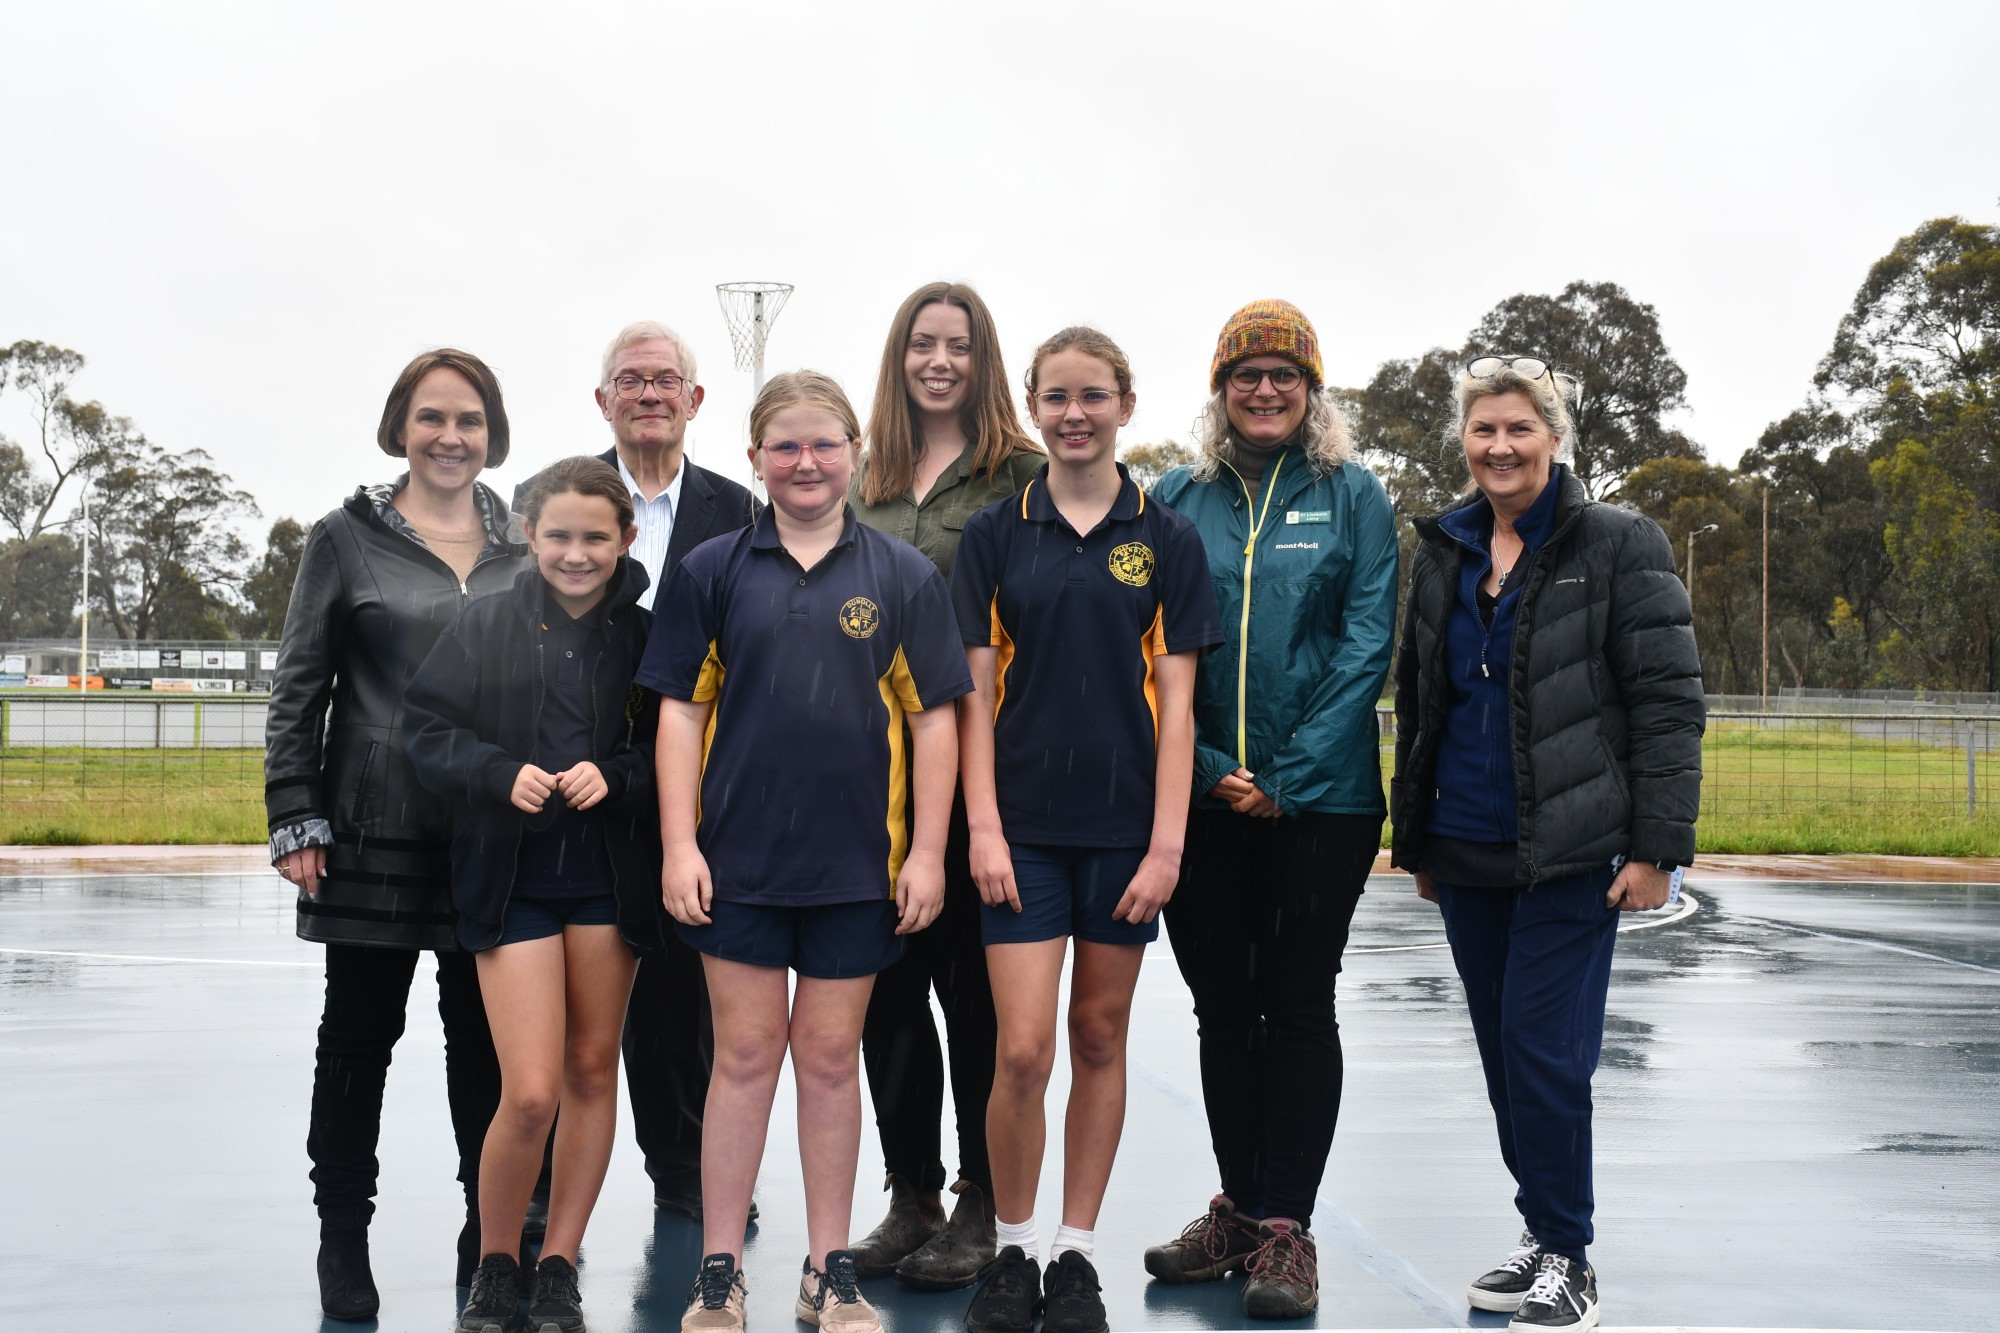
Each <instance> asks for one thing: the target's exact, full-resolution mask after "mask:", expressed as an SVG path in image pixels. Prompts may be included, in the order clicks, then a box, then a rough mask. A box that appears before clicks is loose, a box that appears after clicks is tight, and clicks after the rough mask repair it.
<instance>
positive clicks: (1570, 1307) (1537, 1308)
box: [1507, 1254, 1597, 1333]
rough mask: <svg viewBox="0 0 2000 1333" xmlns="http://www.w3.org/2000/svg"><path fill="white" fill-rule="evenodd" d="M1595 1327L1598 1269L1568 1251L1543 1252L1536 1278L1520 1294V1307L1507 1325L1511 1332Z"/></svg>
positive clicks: (1579, 1331)
mask: <svg viewBox="0 0 2000 1333" xmlns="http://www.w3.org/2000/svg"><path fill="white" fill-rule="evenodd" d="M1596 1327H1597V1274H1596V1272H1594V1271H1593V1270H1592V1269H1591V1267H1590V1265H1589V1264H1574V1263H1571V1262H1570V1261H1569V1258H1568V1257H1567V1256H1565V1255H1560V1254H1544V1255H1543V1256H1542V1257H1541V1258H1540V1259H1539V1260H1537V1261H1536V1263H1535V1280H1534V1281H1533V1282H1532V1283H1530V1284H1529V1285H1528V1294H1527V1295H1525V1296H1523V1297H1522V1298H1521V1308H1520V1309H1518V1310H1516V1311H1514V1318H1513V1319H1512V1320H1511V1321H1510V1322H1509V1323H1508V1325H1507V1328H1508V1331H1509V1333H1540V1331H1541V1330H1547V1329H1560V1330H1562V1331H1563V1333H1586V1331H1587V1330H1589V1329H1593V1328H1596Z"/></svg>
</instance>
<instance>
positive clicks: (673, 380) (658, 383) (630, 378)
mask: <svg viewBox="0 0 2000 1333" xmlns="http://www.w3.org/2000/svg"><path fill="white" fill-rule="evenodd" d="M648 384H650V385H652V386H653V392H654V393H657V394H658V395H660V397H661V398H663V399H665V400H666V401H667V402H670V403H671V402H673V401H674V400H675V399H676V398H679V397H680V396H681V389H682V388H683V387H684V386H685V385H686V384H687V380H686V379H684V378H682V377H681V376H680V375H678V374H676V373H675V372H673V371H671V370H663V371H661V372H660V373H659V374H657V375H634V374H631V373H630V372H627V373H626V374H623V375H617V376H614V377H613V378H612V380H611V387H612V388H614V389H616V390H618V396H619V397H620V398H637V397H639V396H640V395H641V394H643V393H645V392H646V386H647V385H648Z"/></svg>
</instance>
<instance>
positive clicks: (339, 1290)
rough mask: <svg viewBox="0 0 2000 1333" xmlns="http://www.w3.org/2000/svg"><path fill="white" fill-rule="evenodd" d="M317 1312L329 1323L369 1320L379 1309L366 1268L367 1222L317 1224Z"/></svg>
mask: <svg viewBox="0 0 2000 1333" xmlns="http://www.w3.org/2000/svg"><path fill="white" fill-rule="evenodd" d="M315 1266H316V1267H317V1268H318V1269H319V1308H320V1310H321V1312H322V1313H324V1314H325V1315H326V1316H327V1318H329V1319H373V1318H374V1317H375V1312H376V1311H378V1310H380V1309H381V1308H382V1296H381V1293H379V1292H377V1291H376V1290H375V1274H374V1272H373V1271H372V1270H371V1269H370V1268H369V1267H368V1222H367V1219H366V1218H363V1219H361V1220H359V1221H353V1220H347V1219H338V1220H331V1221H329V1220H322V1221H321V1222H320V1224H319V1259H318V1261H317V1264H316V1265H315Z"/></svg>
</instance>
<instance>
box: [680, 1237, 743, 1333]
mask: <svg viewBox="0 0 2000 1333" xmlns="http://www.w3.org/2000/svg"><path fill="white" fill-rule="evenodd" d="M749 1294H750V1293H749V1288H748V1287H746V1286H745V1285H744V1282H743V1274H741V1273H739V1272H737V1271H736V1256H735V1255H731V1254H711V1255H709V1256H708V1257H707V1258H705V1259H703V1260H702V1261H701V1271H700V1272H699V1273H697V1274H696V1275H695V1279H694V1290H693V1291H690V1292H689V1293H688V1304H687V1313H685V1314H683V1315H682V1316H681V1333H743V1317H744V1316H743V1307H744V1303H745V1302H746V1301H747V1300H748V1299H749Z"/></svg>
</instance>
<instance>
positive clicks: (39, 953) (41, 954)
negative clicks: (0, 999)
mask: <svg viewBox="0 0 2000 1333" xmlns="http://www.w3.org/2000/svg"><path fill="white" fill-rule="evenodd" d="M0 953H12V954H24V955H26V956H28V957H30V958H82V959H87V960H88V961H90V962H104V963H213V964H215V965H216V966H218V967H318V966H320V964H319V963H318V962H317V961H305V962H296V963H293V962H284V961H281V960H276V959H269V958H172V957H168V956H167V955H164V954H149V953H82V952H79V951H77V950H74V949H8V948H0Z"/></svg>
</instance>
